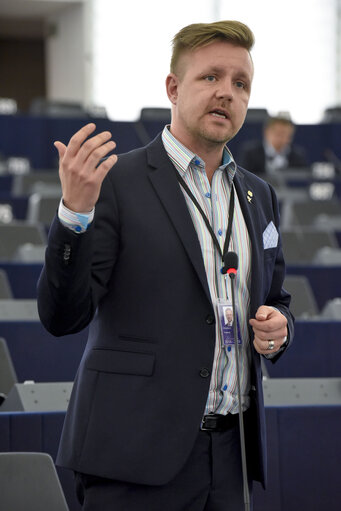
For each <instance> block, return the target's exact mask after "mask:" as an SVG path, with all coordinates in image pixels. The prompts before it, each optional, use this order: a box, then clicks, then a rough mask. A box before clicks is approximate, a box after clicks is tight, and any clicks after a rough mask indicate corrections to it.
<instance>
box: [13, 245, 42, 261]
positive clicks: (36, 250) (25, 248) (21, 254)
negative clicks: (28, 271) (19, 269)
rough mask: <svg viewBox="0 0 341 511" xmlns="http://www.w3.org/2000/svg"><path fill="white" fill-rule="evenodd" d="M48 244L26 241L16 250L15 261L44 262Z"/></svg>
mask: <svg viewBox="0 0 341 511" xmlns="http://www.w3.org/2000/svg"><path fill="white" fill-rule="evenodd" d="M45 250H46V245H32V243H25V244H24V245H20V247H18V248H17V250H16V251H15V254H14V256H13V259H12V260H13V261H15V262H20V263H43V262H44V261H45Z"/></svg>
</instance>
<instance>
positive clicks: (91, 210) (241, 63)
mask: <svg viewBox="0 0 341 511" xmlns="http://www.w3.org/2000/svg"><path fill="white" fill-rule="evenodd" d="M252 45H253V34H252V32H250V30H249V29H248V27H246V26H245V25H243V24H241V23H239V22H236V21H220V22H217V23H212V24H195V25H190V26H188V27H185V28H184V29H182V30H181V31H180V32H179V33H178V34H177V35H176V36H175V38H174V41H173V56H172V61H171V69H170V74H169V75H168V76H167V79H166V89H167V94H168V97H169V100H170V102H171V104H172V121H171V124H170V126H168V127H165V129H164V131H163V132H162V134H160V135H159V136H158V137H157V138H156V139H155V140H154V141H153V142H151V143H150V144H149V145H148V146H147V147H143V148H141V149H137V150H134V151H132V152H130V153H128V154H123V155H120V156H118V158H117V156H115V155H111V156H110V157H109V158H107V159H105V160H104V161H103V157H105V156H106V155H107V154H108V153H110V152H111V151H112V150H113V149H114V147H115V144H114V143H113V142H111V141H110V138H111V134H110V133H109V132H103V133H100V134H97V135H93V136H91V137H90V135H92V134H93V132H94V130H95V126H94V124H88V125H87V126H85V127H83V128H82V129H81V130H80V131H78V132H77V133H76V134H75V135H74V136H73V137H72V138H71V140H70V142H69V144H68V145H67V146H65V145H64V144H63V143H62V142H56V143H55V145H56V147H57V149H58V152H59V157H60V178H61V182H62V190H63V200H62V202H61V204H60V207H59V212H58V216H57V217H56V218H55V220H54V222H53V225H52V227H51V230H50V234H49V243H48V248H47V252H46V262H45V266H44V269H43V272H42V275H41V277H40V281H39V299H38V302H39V312H40V316H41V320H42V322H43V324H44V325H45V327H46V328H47V329H48V330H49V331H50V332H51V333H52V334H54V335H57V336H60V335H65V334H69V333H72V332H77V331H79V330H81V329H83V328H85V327H86V326H87V325H88V324H89V323H90V329H89V339H88V342H87V346H86V348H85V352H84V355H83V357H82V360H81V363H80V367H79V371H78V373H77V376H76V379H75V382H74V387H73V393H72V397H71V401H70V405H69V409H68V412H67V416H66V420H65V425H64V430H63V434H62V439H61V445H60V449H59V454H58V459H57V463H58V464H59V465H62V466H64V467H68V468H70V469H72V470H73V471H74V472H75V473H76V483H77V493H78V496H79V499H80V500H81V501H82V502H83V509H84V510H86V511H88V510H100V511H106V510H110V511H112V510H125V511H126V510H134V511H136V510H143V511H154V510H155V511H161V510H162V511H180V510H186V511H202V510H206V511H208V510H210V511H213V510H216V511H227V510H233V511H237V510H241V509H243V495H242V494H243V491H242V470H241V455H240V442H239V429H238V415H237V414H238V402H237V401H238V400H237V390H236V367H235V356H234V355H235V353H234V346H232V347H231V346H229V347H222V336H221V332H220V326H219V324H220V323H221V322H220V321H217V312H216V299H217V298H220V299H227V298H228V297H229V296H231V294H230V293H231V289H230V286H231V282H230V280H229V279H226V278H225V276H224V275H222V274H221V272H220V269H221V266H222V257H221V255H220V253H219V251H218V248H217V246H216V245H215V243H214V241H213V237H212V236H211V234H210V232H209V230H208V228H207V227H206V224H205V221H204V219H203V216H202V214H201V213H200V211H199V209H198V207H197V206H199V205H200V207H201V208H202V210H203V213H204V214H205V215H206V217H207V219H208V221H209V222H210V224H211V226H212V229H213V230H214V232H215V235H216V237H217V239H218V243H219V245H218V246H220V248H221V249H223V245H224V240H225V236H226V230H227V224H228V216H229V215H228V211H229V204H230V194H231V193H232V189H233V190H234V192H235V193H234V195H235V205H234V210H233V223H232V234H231V239H230V243H229V250H233V251H235V252H236V253H237V254H238V256H239V268H240V270H239V274H238V277H237V279H236V300H237V305H236V308H237V309H238V315H239V321H240V329H241V335H242V340H243V343H242V346H241V348H240V365H241V370H242V371H241V395H242V409H243V412H244V413H243V415H244V420H245V430H246V431H245V433H246V450H247V462H248V473H249V481H250V488H251V486H252V480H253V479H258V480H260V481H262V482H263V483H264V481H265V477H266V476H265V473H266V455H265V452H266V440H265V419H264V417H265V413H264V405H263V394H262V375H261V362H260V355H262V356H269V357H272V360H273V361H275V360H277V359H278V358H279V357H280V356H281V355H282V353H283V352H284V351H285V350H286V348H287V346H288V345H289V344H290V343H291V341H292V338H293V318H292V316H291V314H290V312H289V309H288V306H289V302H290V297H289V295H288V294H287V293H286V291H284V290H283V288H282V283H283V278H284V261H283V254H282V248H281V239H280V236H279V217H278V208H277V202H276V197H275V194H274V191H273V189H272V188H271V187H270V186H269V185H268V184H266V183H265V182H264V181H262V180H260V179H259V178H258V177H255V176H254V175H253V174H251V173H249V172H247V171H245V170H241V169H240V168H238V167H237V165H236V164H235V162H234V160H233V157H232V155H231V153H230V152H229V150H228V149H227V148H226V142H227V141H229V140H230V139H231V138H232V137H234V136H235V134H236V133H237V132H238V130H239V129H240V127H241V126H242V124H243V122H244V118H245V115H246V111H247V106H248V101H249V96H250V91H251V82H252V77H253V63H252V59H251V57H250V53H249V50H250V49H251V47H252ZM127 100H128V99H127ZM101 160H102V161H101ZM178 177H179V178H180V177H181V178H182V179H183V181H185V182H186V183H187V186H188V188H189V191H190V193H187V191H186V190H185V189H184V186H183V184H180V183H179V181H178ZM191 194H192V195H193V197H191ZM195 201H197V203H198V204H197V205H196V204H195ZM232 203H233V201H232ZM231 218H232V213H231ZM213 414H216V415H214V417H213V419H212V415H213ZM208 415H209V416H210V417H209V418H207V417H206V416H208ZM210 428H211V429H210Z"/></svg>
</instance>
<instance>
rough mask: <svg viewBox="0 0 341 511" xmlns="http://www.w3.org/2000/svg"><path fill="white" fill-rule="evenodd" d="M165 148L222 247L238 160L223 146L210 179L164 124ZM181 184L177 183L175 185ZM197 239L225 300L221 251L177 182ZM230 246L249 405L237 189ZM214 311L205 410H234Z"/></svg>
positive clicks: (228, 355) (243, 236) (244, 234)
mask: <svg viewBox="0 0 341 511" xmlns="http://www.w3.org/2000/svg"><path fill="white" fill-rule="evenodd" d="M162 141H163V144H164V147H165V150H166V152H167V154H168V156H169V158H170V160H171V161H172V163H173V164H174V166H175V168H176V170H177V171H178V172H179V174H180V176H181V177H182V179H183V180H184V181H185V183H186V184H187V186H188V187H189V189H190V190H191V192H192V194H193V195H194V197H195V198H196V200H197V201H198V203H199V204H200V206H201V208H202V209H203V211H204V213H205V214H206V217H207V219H208V220H209V222H210V224H211V227H212V229H213V231H214V233H215V235H216V237H217V239H218V241H219V244H220V247H221V250H222V252H223V248H224V242H225V237H226V230H227V225H228V209H229V200H230V191H231V187H232V186H233V178H234V175H235V172H236V164H235V162H234V160H233V157H232V154H231V153H230V151H229V150H228V148H227V147H225V149H224V153H223V162H222V165H221V166H220V167H219V168H218V169H217V170H216V171H215V172H214V175H213V178H212V183H211V184H210V182H209V180H208V178H207V175H206V172H205V163H204V161H203V160H202V159H201V158H199V157H198V156H197V155H195V154H194V153H192V152H191V151H190V150H188V149H187V148H186V147H185V146H184V145H182V144H181V143H180V142H179V141H178V140H176V138H175V137H174V136H173V135H172V134H171V133H170V131H169V127H167V126H166V127H165V128H164V130H163V133H162ZM179 186H180V185H179ZM181 189H182V191H183V194H184V197H185V200H186V203H187V207H188V209H189V212H190V215H191V218H192V221H193V224H194V227H195V230H196V232H197V235H198V239H199V242H200V247H201V252H202V257H203V261H204V266H205V270H206V276H207V282H208V286H209V290H210V294H211V299H212V303H213V304H216V302H217V299H224V300H227V299H228V298H229V297H231V287H230V286H231V281H230V279H229V278H228V277H227V276H225V275H222V274H221V272H220V270H221V267H222V260H221V255H220V254H219V252H218V250H217V248H216V246H215V245H214V242H213V240H212V236H211V234H210V232H209V230H208V229H207V226H206V224H205V222H204V220H203V218H202V215H201V214H200V212H199V211H198V209H197V207H196V206H195V204H194V203H193V201H192V199H191V198H190V197H189V196H188V194H187V193H186V191H185V190H184V189H183V188H182V187H181ZM229 250H233V251H234V252H236V253H237V254H238V259H239V265H238V273H237V277H236V280H235V282H236V289H235V299H236V304H237V305H236V308H237V313H238V318H239V323H240V333H241V338H242V345H241V349H240V352H239V365H240V384H241V396H242V407H243V410H246V409H247V408H248V407H249V390H250V364H251V350H250V339H249V333H248V317H249V314H248V312H249V304H250V281H251V274H250V271H251V245H250V238H249V235H248V231H247V227H246V224H245V221H244V217H243V214H242V211H241V208H240V204H239V201H238V196H237V194H236V193H235V208H234V216H233V225H232V234H231V239H230V245H229ZM215 314H216V343H215V353H214V362H213V368H212V373H211V381H210V389H209V395H208V398H207V403H206V408H205V412H204V413H205V414H208V413H212V412H213V413H219V414H223V415H225V414H227V413H238V394H237V374H236V360H235V352H234V349H235V348H234V346H228V347H223V343H222V335H221V331H220V327H219V319H218V317H217V310H216V307H215Z"/></svg>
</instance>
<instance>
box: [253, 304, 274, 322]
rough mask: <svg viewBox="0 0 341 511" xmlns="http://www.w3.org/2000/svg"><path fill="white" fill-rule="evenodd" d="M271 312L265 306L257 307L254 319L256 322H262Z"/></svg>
mask: <svg viewBox="0 0 341 511" xmlns="http://www.w3.org/2000/svg"><path fill="white" fill-rule="evenodd" d="M270 312H271V309H270V308H269V307H267V306H266V305H261V306H260V307H258V310H257V312H256V319H257V320H258V321H264V320H266V319H267V318H268V316H269V314H270Z"/></svg>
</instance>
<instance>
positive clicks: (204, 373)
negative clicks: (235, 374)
mask: <svg viewBox="0 0 341 511" xmlns="http://www.w3.org/2000/svg"><path fill="white" fill-rule="evenodd" d="M199 374H200V376H201V378H208V377H209V375H210V372H209V370H208V369H207V368H206V367H203V368H202V369H200V372H199Z"/></svg>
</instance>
